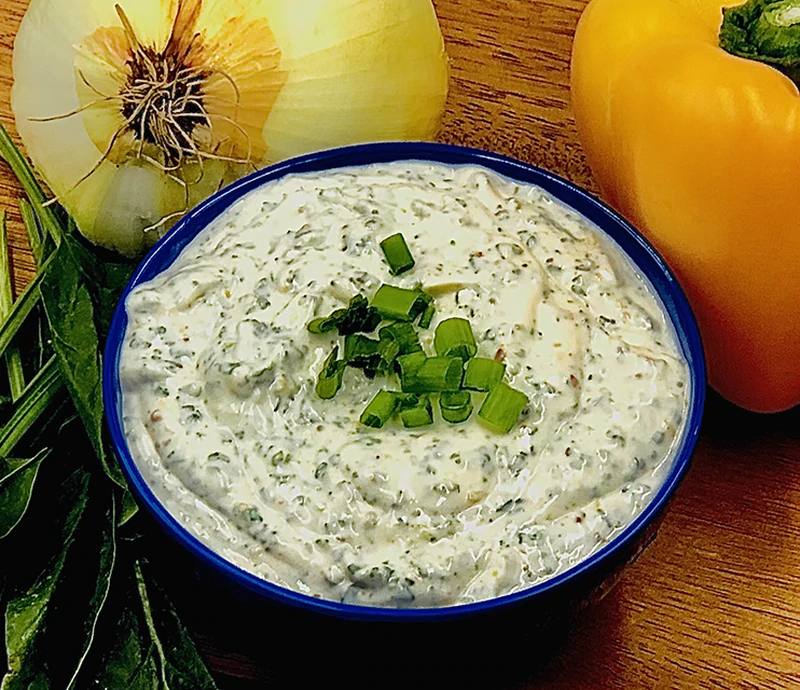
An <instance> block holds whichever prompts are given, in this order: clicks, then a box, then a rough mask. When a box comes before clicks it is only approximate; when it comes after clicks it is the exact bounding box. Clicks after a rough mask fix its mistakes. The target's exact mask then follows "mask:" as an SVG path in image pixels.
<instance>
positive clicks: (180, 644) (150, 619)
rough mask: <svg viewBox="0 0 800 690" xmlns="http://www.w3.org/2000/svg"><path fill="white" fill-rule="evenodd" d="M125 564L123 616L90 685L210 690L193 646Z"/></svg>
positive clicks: (153, 589) (138, 573) (145, 581)
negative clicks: (127, 571) (125, 593)
mask: <svg viewBox="0 0 800 690" xmlns="http://www.w3.org/2000/svg"><path fill="white" fill-rule="evenodd" d="M146 565H147V564H146V562H142V561H140V560H137V561H135V562H133V563H132V564H131V571H132V572H131V573H130V574H129V577H128V578H127V583H126V584H127V588H126V589H127V597H126V601H125V607H124V611H123V612H122V614H121V615H119V616H118V618H117V620H118V624H117V625H116V629H115V634H114V644H113V647H112V649H111V651H110V652H109V653H108V654H107V655H106V656H105V658H104V659H103V663H102V664H101V667H100V669H99V673H98V675H97V677H96V678H95V683H94V684H95V685H96V686H98V687H108V688H118V687H119V688H121V687H124V688H128V690H216V687H217V686H216V684H215V683H214V681H213V679H212V678H211V676H210V675H209V673H208V670H207V669H206V667H205V666H204V664H203V661H202V659H201V658H200V655H199V654H198V653H197V650H196V648H195V647H194V644H193V643H192V641H191V639H190V638H189V636H188V634H187V633H186V630H185V629H184V628H183V626H182V625H181V623H180V621H179V620H178V617H177V615H176V614H175V611H174V609H173V608H172V606H171V605H170V603H169V601H168V600H167V598H166V597H165V596H164V593H163V591H161V589H159V588H158V587H157V586H156V585H155V584H154V583H153V582H151V581H149V578H148V576H147V575H146V574H145V570H146Z"/></svg>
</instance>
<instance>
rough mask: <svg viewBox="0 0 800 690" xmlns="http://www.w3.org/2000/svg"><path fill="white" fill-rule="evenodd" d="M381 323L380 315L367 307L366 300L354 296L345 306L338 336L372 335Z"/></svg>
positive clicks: (360, 296)
mask: <svg viewBox="0 0 800 690" xmlns="http://www.w3.org/2000/svg"><path fill="white" fill-rule="evenodd" d="M380 322H381V317H380V314H378V312H377V310H376V309H375V308H374V307H371V306H370V305H369V302H367V298H366V297H364V296H363V295H356V296H355V297H353V299H351V300H350V303H349V304H348V305H347V309H346V310H345V313H344V315H343V316H342V318H341V319H340V320H339V323H338V324H337V326H338V327H339V335H350V334H351V333H359V332H362V333H372V331H374V330H375V329H376V328H377V327H378V324H380Z"/></svg>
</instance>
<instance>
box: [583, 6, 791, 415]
mask: <svg viewBox="0 0 800 690" xmlns="http://www.w3.org/2000/svg"><path fill="white" fill-rule="evenodd" d="M739 4H740V3H731V2H721V1H720V0H593V1H592V2H591V3H590V4H589V5H588V6H587V8H586V10H585V12H584V14H583V16H582V17H581V20H580V23H579V25H578V28H577V32H576V35H575V42H574V47H573V54H572V97H573V106H574V110H575V118H576V121H577V125H578V132H579V135H580V138H581V141H582V143H583V146H584V148H585V150H586V155H587V158H588V161H589V164H590V166H591V168H592V171H593V173H594V175H595V177H596V179H597V182H598V184H599V186H600V189H601V192H602V194H603V196H604V197H605V199H606V200H607V201H608V202H609V203H610V204H611V205H612V206H614V207H615V208H616V209H618V210H619V211H620V212H621V213H622V214H623V215H625V216H626V217H627V218H628V219H629V220H630V221H631V222H632V223H633V224H634V225H636V226H637V227H639V228H640V229H641V230H642V231H643V232H644V233H645V235H646V236H647V237H648V238H649V239H650V240H651V241H652V242H653V244H654V245H655V246H656V248H657V249H658V250H659V251H660V252H661V253H662V255H663V256H664V257H665V258H666V259H667V262H668V263H669V264H670V265H671V267H672V268H673V270H674V271H675V273H676V275H677V276H678V279H679V280H680V282H681V284H682V286H683V288H684V289H685V291H686V293H687V295H688V297H689V300H690V302H691V304H692V307H693V309H694V311H695V314H696V316H697V319H698V322H699V324H700V330H701V333H702V336H703V343H704V347H705V350H706V356H707V359H708V371H709V380H710V382H711V385H712V386H713V387H714V388H715V389H716V390H717V391H718V392H719V393H721V394H722V395H723V396H724V397H725V398H727V399H729V400H731V401H732V402H734V403H736V404H737V405H740V406H742V407H744V408H747V409H750V410H756V411H762V412H773V411H778V410H783V409H787V408H790V407H793V406H795V405H797V404H798V403H800V204H798V199H800V95H799V94H798V88H797V86H796V85H795V83H794V82H793V81H792V79H791V78H790V77H789V76H787V75H791V76H794V77H795V78H797V75H798V72H800V70H799V69H798V66H800V0H777V1H775V0H750V1H749V2H748V3H746V4H745V5H743V6H741V7H735V6H736V5H739ZM729 8H733V9H729ZM723 15H724V21H723ZM721 34H722V38H720V35H721ZM723 45H724V48H723V47H722V46H723ZM734 53H736V54H734ZM742 56H745V57H742Z"/></svg>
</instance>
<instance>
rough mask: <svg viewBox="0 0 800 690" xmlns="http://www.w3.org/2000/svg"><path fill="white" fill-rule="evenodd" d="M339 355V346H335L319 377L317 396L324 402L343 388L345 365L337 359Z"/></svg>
mask: <svg viewBox="0 0 800 690" xmlns="http://www.w3.org/2000/svg"><path fill="white" fill-rule="evenodd" d="M338 355H339V346H338V345H334V346H333V352H331V354H330V355H328V359H326V360H325V364H323V365H322V371H320V372H319V376H318V377H317V385H316V391H317V395H318V396H319V397H320V398H322V399H323V400H330V399H331V398H332V397H333V396H334V395H336V394H337V393H338V392H339V389H340V388H341V387H342V376H343V375H344V364H345V363H344V362H343V361H341V360H337V359H336V358H337V357H338Z"/></svg>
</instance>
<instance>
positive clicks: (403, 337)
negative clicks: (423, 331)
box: [378, 321, 422, 355]
mask: <svg viewBox="0 0 800 690" xmlns="http://www.w3.org/2000/svg"><path fill="white" fill-rule="evenodd" d="M378 337H380V339H381V340H393V341H395V342H396V343H397V344H398V345H399V346H400V354H401V355H407V354H408V353H409V352H422V345H420V344H419V336H418V335H417V331H416V329H415V328H414V326H412V325H411V324H410V323H408V322H407V321H397V322H395V323H390V324H389V325H388V326H384V327H383V328H381V330H380V331H379V332H378Z"/></svg>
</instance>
